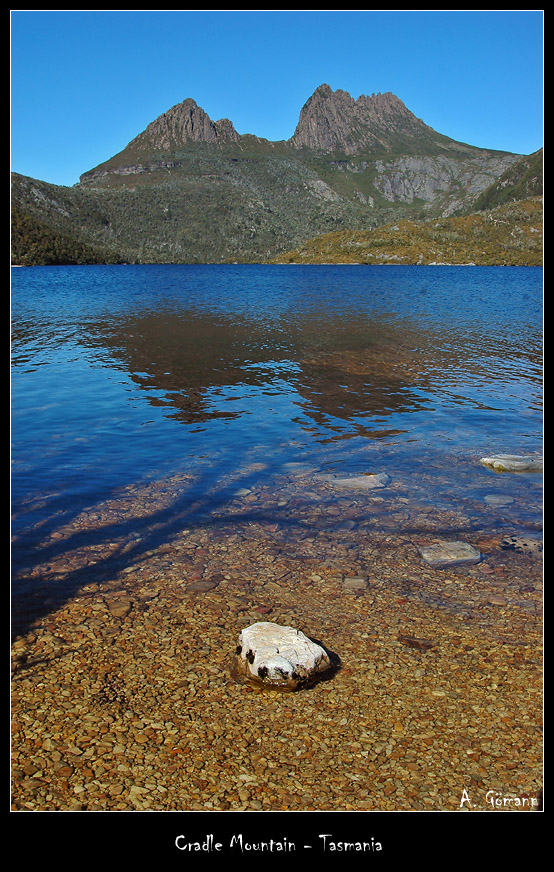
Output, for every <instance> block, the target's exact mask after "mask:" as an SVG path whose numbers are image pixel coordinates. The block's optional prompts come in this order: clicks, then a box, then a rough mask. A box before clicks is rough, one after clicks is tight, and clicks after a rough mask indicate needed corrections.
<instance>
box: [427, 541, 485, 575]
mask: <svg viewBox="0 0 554 872" xmlns="http://www.w3.org/2000/svg"><path fill="white" fill-rule="evenodd" d="M419 552H420V554H421V556H422V557H423V559H424V560H425V562H426V563H428V564H429V565H430V566H435V567H437V568H439V569H440V568H441V567H444V566H460V565H462V564H470V563H479V561H480V560H481V552H480V551H478V550H477V548H474V547H473V545H469V544H468V543H467V542H437V543H435V544H434V545H425V546H423V547H421V548H420V549H419Z"/></svg>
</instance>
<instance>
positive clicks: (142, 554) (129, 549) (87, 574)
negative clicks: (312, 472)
mask: <svg viewBox="0 0 554 872" xmlns="http://www.w3.org/2000/svg"><path fill="white" fill-rule="evenodd" d="M234 470H235V472H234V474H233V473H231V474H230V471H229V468H228V466H227V465H226V464H224V463H223V462H220V465H219V466H215V467H214V466H213V465H212V466H210V467H208V468H207V469H206V470H204V472H201V473H200V474H198V475H197V477H196V478H194V479H193V480H192V481H190V480H185V481H184V482H183V484H184V486H185V487H184V489H183V490H182V491H181V492H180V493H178V494H177V496H176V497H175V498H173V499H172V500H171V501H170V502H169V503H168V504H166V505H164V506H158V507H157V508H155V509H154V510H153V511H150V512H149V513H147V514H144V513H143V508H144V506H143V503H142V502H141V497H140V496H138V497H137V496H133V495H132V496H131V499H133V500H134V501H136V508H138V510H139V514H132V515H131V516H129V515H128V514H127V512H128V510H127V506H125V508H124V509H122V516H121V518H120V519H119V520H115V521H112V522H110V523H108V524H103V523H102V522H101V521H100V522H99V524H98V525H97V526H95V527H90V528H87V529H73V530H71V532H70V533H69V535H64V534H61V535H60V536H59V537H58V538H55V539H51V538H50V537H51V536H52V535H53V534H55V533H56V532H57V531H58V532H59V529H60V526H61V525H62V524H63V525H64V526H65V525H67V524H72V523H75V522H76V521H77V519H78V516H79V515H80V514H81V513H83V512H87V513H90V512H95V511H96V512H99V511H100V509H101V508H102V507H103V506H105V505H106V504H109V506H110V510H111V509H112V508H113V505H114V503H116V502H117V500H118V498H119V499H120V500H121V501H124V502H125V503H127V501H128V500H129V498H130V497H129V492H128V491H126V492H124V493H123V494H119V495H117V494H115V493H114V492H112V493H110V494H108V495H104V496H103V497H102V500H101V501H98V502H97V503H96V504H92V505H90V504H89V505H84V504H83V503H79V505H78V506H73V507H70V508H68V509H66V510H61V511H60V512H59V513H58V514H56V516H55V517H54V516H51V517H50V518H48V519H46V520H45V521H44V524H43V526H42V527H41V528H40V533H39V534H38V535H37V530H36V529H35V528H33V529H30V530H29V531H26V532H23V533H22V534H21V536H20V537H19V539H18V541H17V542H16V543H15V544H14V546H13V556H12V603H11V604H12V638H14V639H15V638H17V637H18V636H21V635H23V634H25V633H26V632H28V630H29V629H30V628H31V627H32V626H33V625H34V624H36V623H37V622H39V621H40V620H42V619H43V618H45V617H46V616H47V615H48V614H49V613H51V612H52V611H55V610H56V609H58V608H60V607H62V606H63V605H64V603H66V602H67V601H69V600H71V599H72V598H73V597H75V596H76V595H77V594H78V593H79V591H81V590H82V588H83V587H85V586H86V585H90V584H93V583H94V584H96V585H98V586H99V587H100V588H102V587H104V588H105V589H109V588H113V586H114V582H116V581H119V580H120V574H121V573H122V572H124V571H125V570H128V569H129V568H130V567H133V566H135V567H138V566H139V565H140V564H141V563H143V562H144V561H148V560H149V559H151V554H150V552H152V551H155V550H156V549H158V548H160V547H161V546H164V545H171V543H172V542H174V541H175V539H176V538H177V537H179V536H180V535H181V534H182V533H183V531H184V530H194V529H196V530H198V529H204V530H208V531H215V530H216V529H217V528H218V527H220V526H222V525H224V526H226V527H228V526H229V525H230V524H231V525H240V524H244V523H248V522H251V521H252V520H254V519H255V518H256V516H257V517H258V519H259V512H257V511H256V510H255V509H254V510H252V509H251V508H243V507H237V509H236V511H235V510H232V511H229V506H230V504H231V503H233V501H235V500H236V499H237V495H236V491H237V489H238V488H239V487H245V488H246V487H248V488H251V487H252V486H254V485H256V484H257V483H259V480H260V477H261V475H262V473H261V472H260V471H258V470H248V471H246V472H242V471H241V467H240V463H239V462H238V461H237V462H236V463H235V464H234ZM220 473H221V475H219V474H220ZM263 474H264V475H265V474H267V469H265V470H264V471H263ZM224 479H225V480H224ZM151 484H152V483H147V484H146V485H145V488H146V494H147V496H146V500H148V499H149V498H150V497H151ZM159 484H160V490H164V489H166V488H165V485H166V479H162V480H161V482H160V483H159ZM175 486H176V485H175V483H173V484H171V485H170V486H169V487H168V488H167V489H174V488H175ZM222 510H225V514H224V515H222V516H219V517H218V516H217V514H216V513H217V512H218V511H222ZM266 520H270V517H269V516H266ZM273 520H274V519H273ZM279 520H280V521H281V520H282V518H281V517H280V518H279ZM47 539H49V541H47V542H45V540H47ZM102 547H104V549H105V550H104V551H98V550H97V549H99V548H100V549H101V548H102ZM91 548H94V550H93V551H91V556H92V557H93V558H94V559H93V562H89V563H88V564H87V565H85V566H80V567H74V568H70V569H69V570H68V571H67V572H64V574H63V577H62V578H60V577H59V573H57V572H56V571H55V572H54V573H53V574H51V573H52V569H51V567H48V564H49V563H50V564H54V568H55V564H56V562H57V561H64V560H67V559H69V558H70V555H71V554H72V553H74V552H75V551H77V550H79V551H82V550H86V549H91ZM40 567H45V569H44V573H43V574H41V571H40ZM46 567H48V568H46ZM122 583H123V582H122Z"/></svg>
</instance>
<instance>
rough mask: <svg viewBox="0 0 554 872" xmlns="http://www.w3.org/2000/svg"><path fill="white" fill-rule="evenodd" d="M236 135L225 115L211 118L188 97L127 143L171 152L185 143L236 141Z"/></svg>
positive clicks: (237, 136) (237, 138)
mask: <svg viewBox="0 0 554 872" xmlns="http://www.w3.org/2000/svg"><path fill="white" fill-rule="evenodd" d="M238 140H239V134H238V133H237V131H236V130H235V128H234V127H233V124H232V122H231V121H229V119H228V118H223V119H221V120H220V121H215V122H214V121H212V120H211V118H210V117H209V115H207V113H206V112H204V110H203V109H202V108H201V107H200V106H198V104H197V103H196V101H195V100H193V99H192V97H188V98H187V99H186V100H183V102H182V103H177V105H175V106H173V107H172V108H171V109H169V110H168V111H167V112H163V113H162V115H159V116H158V118H156V119H155V120H154V121H152V122H151V123H150V124H149V125H148V127H147V128H146V129H145V130H144V131H143V132H142V133H139V135H138V136H136V137H135V139H133V140H132V142H130V143H129V146H133V147H135V146H142V145H145V146H148V147H149V148H155V149H157V150H160V151H171V150H173V149H175V148H179V147H180V146H182V145H183V144H184V143H186V142H212V143H220V144H221V143H222V142H238Z"/></svg>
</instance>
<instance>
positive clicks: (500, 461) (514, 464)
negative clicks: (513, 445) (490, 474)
mask: <svg viewBox="0 0 554 872" xmlns="http://www.w3.org/2000/svg"><path fill="white" fill-rule="evenodd" d="M481 463H482V464H483V466H490V467H491V469H494V470H496V471H497V472H542V457H538V456H537V455H529V456H523V455H520V454H494V455H493V456H491V457H482V458H481Z"/></svg>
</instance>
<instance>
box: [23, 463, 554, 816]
mask: <svg viewBox="0 0 554 872" xmlns="http://www.w3.org/2000/svg"><path fill="white" fill-rule="evenodd" d="M188 484H189V479H188V478H187V477H186V476H175V477H169V478H167V479H165V480H163V481H159V482H155V483H152V484H147V485H140V486H139V485H137V486H129V487H127V488H125V489H122V490H121V491H120V492H119V493H118V494H115V495H114V496H113V498H111V499H109V500H106V501H105V502H104V503H102V504H97V505H96V506H95V508H94V511H82V512H81V513H80V514H79V515H78V516H76V517H74V518H73V519H71V520H68V521H67V522H66V523H60V524H59V525H58V526H57V527H56V529H55V531H54V532H51V533H49V534H45V535H44V537H43V539H42V541H41V543H40V547H39V548H37V549H36V553H35V560H34V563H33V566H32V568H30V569H28V570H27V571H26V572H25V573H22V575H21V577H20V578H19V579H16V582H17V583H16V585H15V586H14V591H15V593H14V595H13V600H12V606H13V632H14V638H13V679H12V767H13V785H12V807H13V809H15V810H23V811H25V810H39V811H44V810H68V809H71V810H77V809H78V810H83V811H117V810H125V811H132V810H139V811H140V810H152V811H156V810H157V811H165V810H199V811H209V810H217V811H219V810H250V811H252V810H259V811H266V810H268V811H269V810H277V811H279V810H287V811H307V810H334V811H339V810H345V811H348V810H353V811H361V810H385V811H386V810H391V811H393V810H429V811H437V810H458V809H460V808H464V809H468V807H469V805H468V803H467V802H465V803H463V799H464V790H465V791H467V795H468V796H469V798H470V800H471V808H472V809H477V810H479V809H482V810H485V809H486V808H487V807H488V806H487V799H486V796H487V794H489V795H491V792H493V795H495V796H510V797H515V798H525V797H527V798H529V802H530V801H531V799H533V800H534V799H535V798H536V797H537V796H538V794H539V791H540V789H541V786H542V560H541V556H540V552H539V551H538V549H530V550H525V549H523V548H519V549H517V548H515V547H507V543H506V536H505V535H504V533H505V532H506V531H500V527H498V528H495V529H492V528H491V527H490V526H487V525H486V524H482V525H481V526H479V525H478V524H477V525H475V524H473V523H471V522H470V519H469V518H468V517H467V516H465V515H464V514H463V513H462V512H461V511H460V510H459V509H457V508H456V507H455V506H454V507H453V508H452V509H445V508H435V507H433V506H432V505H425V504H418V503H417V502H414V501H408V500H405V499H404V497H403V493H402V491H401V490H400V489H399V488H397V485H396V484H395V481H394V479H393V481H392V483H391V484H390V485H389V486H388V487H387V488H386V493H387V497H386V498H385V497H384V493H385V491H371V492H365V493H361V494H360V493H357V492H351V491H348V492H347V493H344V494H339V495H337V493H336V490H334V489H333V488H332V485H331V484H330V483H329V482H328V481H322V480H321V479H320V478H317V476H314V475H311V474H310V473H309V471H305V470H299V472H298V474H296V475H291V476H283V477H282V478H281V479H280V480H279V481H278V482H273V483H271V484H270V483H264V482H263V481H262V482H261V483H258V484H257V485H256V484H250V485H249V487H248V488H246V489H245V490H246V491H248V492H247V493H244V492H243V493H239V494H238V495H237V496H236V498H235V499H232V500H228V501H227V502H225V503H221V504H220V505H219V506H218V507H217V508H216V509H214V508H213V506H212V507H211V508H210V507H209V506H207V507H206V511H205V512H203V511H202V506H201V505H200V506H198V505H197V506H196V507H195V512H194V513H191V511H190V509H191V507H190V505H187V511H183V512H182V513H181V514H179V512H177V511H174V505H175V495H176V494H177V493H179V494H181V495H182V494H186V491H187V487H188ZM195 499H196V497H195ZM185 503H186V500H185ZM453 531H454V532H455V536H454V538H456V539H457V540H459V539H462V540H464V541H466V542H468V543H469V544H471V545H472V546H474V547H475V548H477V549H478V550H479V551H480V553H481V555H482V560H481V561H480V562H479V563H477V564H473V565H468V566H455V567H452V568H448V567H445V568H433V567H432V566H429V565H427V564H426V563H425V561H423V560H422V558H421V553H420V548H421V547H422V546H424V545H428V544H432V543H434V542H436V541H447V540H448V539H449V538H452V533H453ZM508 532H509V530H508ZM512 533H513V534H514V535H515V533H516V530H513V531H512ZM508 545H509V543H508ZM41 555H42V556H41ZM18 585H19V586H18ZM260 620H263V621H272V622H276V623H279V624H284V625H288V626H293V627H295V628H298V629H299V630H301V631H302V632H304V633H306V635H308V636H309V637H310V638H315V639H318V640H321V642H322V643H323V644H325V646H327V647H328V648H329V649H330V650H332V651H333V652H336V654H337V656H338V657H339V658H340V668H338V669H337V670H336V671H335V672H334V673H333V675H332V678H331V679H330V680H328V681H321V682H319V683H317V684H315V685H314V686H313V687H310V688H306V689H303V690H299V691H298V692H295V693H271V692H267V691H265V692H256V690H254V689H251V688H249V687H247V686H245V685H243V684H240V683H238V682H236V681H235V680H234V679H233V676H232V669H231V665H232V657H233V655H234V651H235V646H236V643H237V638H238V636H239V633H240V631H241V630H242V629H243V628H245V627H247V626H248V625H250V624H252V623H254V622H256V621H260ZM520 807H522V806H520V805H517V804H514V803H513V804H512V805H510V806H509V808H510V810H515V809H519V808H520ZM523 807H531V806H529V805H527V806H523Z"/></svg>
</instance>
